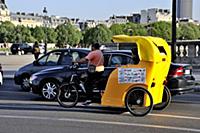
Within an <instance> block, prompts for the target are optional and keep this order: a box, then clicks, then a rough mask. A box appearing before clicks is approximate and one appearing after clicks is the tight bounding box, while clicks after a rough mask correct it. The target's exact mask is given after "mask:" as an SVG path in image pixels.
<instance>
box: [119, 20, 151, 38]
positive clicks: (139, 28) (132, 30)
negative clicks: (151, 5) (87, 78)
mask: <svg viewBox="0 0 200 133" xmlns="http://www.w3.org/2000/svg"><path fill="white" fill-rule="evenodd" d="M123 27H124V28H123V29H124V33H125V34H126V35H134V36H137V35H138V36H145V35H147V30H146V28H145V27H144V25H142V24H135V23H127V24H124V25H123Z"/></svg>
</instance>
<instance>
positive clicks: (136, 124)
mask: <svg viewBox="0 0 200 133" xmlns="http://www.w3.org/2000/svg"><path fill="white" fill-rule="evenodd" d="M0 118H10V119H34V120H54V121H66V122H80V123H96V124H109V125H121V126H134V127H145V128H159V129H168V130H169V129H170V130H178V131H188V132H200V129H195V128H185V127H174V126H163V125H153V124H139V123H125V122H114V121H100V120H87V119H70V118H51V117H37V116H14V115H0Z"/></svg>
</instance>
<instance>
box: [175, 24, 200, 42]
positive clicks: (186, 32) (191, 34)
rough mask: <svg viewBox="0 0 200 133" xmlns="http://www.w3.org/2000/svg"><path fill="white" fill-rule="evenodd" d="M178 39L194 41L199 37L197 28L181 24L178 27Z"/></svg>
mask: <svg viewBox="0 0 200 133" xmlns="http://www.w3.org/2000/svg"><path fill="white" fill-rule="evenodd" d="M179 30H180V31H179V32H180V33H179V39H183V40H194V39H198V38H199V36H200V31H199V29H198V26H196V25H194V24H192V23H181V24H180V26H179Z"/></svg>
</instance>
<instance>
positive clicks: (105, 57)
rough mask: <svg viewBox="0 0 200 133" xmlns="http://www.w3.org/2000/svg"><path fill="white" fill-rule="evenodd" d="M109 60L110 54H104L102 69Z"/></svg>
mask: <svg viewBox="0 0 200 133" xmlns="http://www.w3.org/2000/svg"><path fill="white" fill-rule="evenodd" d="M109 60H110V54H104V67H107V66H108V63H109Z"/></svg>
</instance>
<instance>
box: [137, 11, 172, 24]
mask: <svg viewBox="0 0 200 133" xmlns="http://www.w3.org/2000/svg"><path fill="white" fill-rule="evenodd" d="M171 20H172V15H171V13H170V10H169V9H158V8H151V9H148V10H141V20H140V23H143V24H145V23H153V22H159V21H171Z"/></svg>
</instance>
